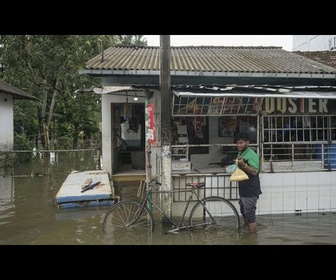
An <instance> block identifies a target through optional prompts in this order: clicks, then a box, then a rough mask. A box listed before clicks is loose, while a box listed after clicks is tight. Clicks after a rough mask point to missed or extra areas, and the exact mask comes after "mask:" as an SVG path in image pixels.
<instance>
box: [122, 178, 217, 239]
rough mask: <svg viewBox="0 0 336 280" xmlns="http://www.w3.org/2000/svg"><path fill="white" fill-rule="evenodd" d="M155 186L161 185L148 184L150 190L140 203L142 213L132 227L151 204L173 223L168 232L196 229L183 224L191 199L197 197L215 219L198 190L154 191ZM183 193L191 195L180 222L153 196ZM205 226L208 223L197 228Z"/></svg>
mask: <svg viewBox="0 0 336 280" xmlns="http://www.w3.org/2000/svg"><path fill="white" fill-rule="evenodd" d="M153 185H161V183H159V182H158V181H156V180H152V181H150V182H148V183H147V187H148V190H146V191H145V192H146V195H145V197H144V198H143V199H142V200H141V201H140V205H141V208H140V211H139V213H138V214H137V215H136V216H135V218H134V220H133V221H132V222H131V223H129V225H132V224H133V223H135V222H136V221H137V219H138V218H139V216H140V214H141V213H142V211H143V208H144V207H147V205H148V204H149V203H150V204H151V206H154V207H155V209H157V210H158V211H159V212H160V214H161V215H163V216H164V217H165V218H166V219H167V220H168V221H169V222H170V223H171V225H172V226H173V229H171V230H168V232H177V231H179V230H182V229H191V228H194V227H196V226H190V225H183V222H184V219H185V215H186V213H187V210H188V209H189V205H190V202H191V199H192V197H193V196H195V197H196V199H197V201H200V202H201V203H202V205H203V207H204V210H205V212H206V213H207V214H208V215H209V216H210V217H211V219H213V217H212V215H211V213H210V212H209V211H208V209H207V207H206V205H205V204H204V203H203V202H202V200H201V198H200V197H199V195H198V194H197V192H196V188H193V187H191V188H190V189H187V190H170V191H164V190H153V187H152V186H153ZM181 192H189V193H190V195H189V198H188V200H187V201H186V204H185V207H184V210H183V213H182V215H181V218H180V220H179V221H178V222H175V221H174V220H173V219H172V218H171V217H170V216H169V215H168V214H167V213H166V212H165V211H164V210H163V209H162V208H161V207H160V206H159V205H158V204H156V203H155V202H154V201H153V199H152V194H169V195H172V194H174V193H181ZM150 210H151V211H152V209H150ZM204 225H207V223H203V224H198V225H197V227H199V226H204Z"/></svg>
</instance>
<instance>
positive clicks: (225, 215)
mask: <svg viewBox="0 0 336 280" xmlns="http://www.w3.org/2000/svg"><path fill="white" fill-rule="evenodd" d="M189 225H190V226H191V227H196V228H210V227H211V228H218V229H225V230H232V229H234V230H239V229H240V219H239V214H238V211H237V209H236V207H235V206H234V205H233V204H232V203H231V202H230V201H228V200H226V199H224V198H223V197H219V196H210V197H205V198H203V199H202V200H201V201H198V202H197V203H196V204H195V205H194V207H193V208H192V209H191V211H190V215H189Z"/></svg>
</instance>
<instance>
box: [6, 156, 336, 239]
mask: <svg viewBox="0 0 336 280" xmlns="http://www.w3.org/2000/svg"><path fill="white" fill-rule="evenodd" d="M67 156H71V159H68V158H67ZM74 158H75V160H74ZM73 169H74V170H78V171H85V170H92V169H95V163H94V160H91V159H90V157H88V158H85V157H83V156H79V157H78V162H77V156H75V157H74V156H73V155H69V154H67V155H62V159H61V157H60V158H58V159H57V160H55V161H53V162H52V163H50V164H48V166H47V168H46V167H41V165H39V164H37V165H36V163H34V164H28V165H27V164H25V165H16V166H14V167H9V168H8V167H6V168H4V169H0V244H1V245H127V244H129V245H331V244H333V245H334V244H336V213H331V212H328V213H308V214H303V213H302V214H300V215H298V214H283V215H263V216H258V217H257V223H258V232H257V233H256V234H249V233H247V229H246V228H245V227H244V226H243V228H242V230H241V232H239V233H238V232H236V231H233V232H225V233H224V232H217V231H211V230H194V231H180V232H178V233H166V231H167V229H168V228H167V227H168V226H167V225H163V224H162V223H161V222H159V221H157V223H156V225H155V230H154V232H153V233H152V234H151V235H150V236H147V237H146V238H143V239H141V241H138V240H137V241H135V240H127V238H124V237H118V236H114V237H112V236H105V235H104V234H103V232H102V221H103V218H104V215H105V213H106V212H107V210H108V206H103V207H83V208H73V209H58V208H57V207H55V206H54V199H55V196H56V194H57V192H58V190H59V188H60V187H61V185H62V183H63V182H64V180H65V179H66V177H67V175H68V174H69V172H70V171H71V170H73ZM137 187H138V185H137V184H135V183H131V184H130V183H129V184H127V183H122V184H120V185H118V186H116V193H119V194H120V195H121V197H122V199H126V198H136V193H137Z"/></svg>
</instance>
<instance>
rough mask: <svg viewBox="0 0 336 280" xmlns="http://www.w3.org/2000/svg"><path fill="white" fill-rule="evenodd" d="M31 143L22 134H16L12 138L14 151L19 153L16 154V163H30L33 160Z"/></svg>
mask: <svg viewBox="0 0 336 280" xmlns="http://www.w3.org/2000/svg"><path fill="white" fill-rule="evenodd" d="M33 148H34V146H33V143H32V142H31V141H30V139H29V138H28V137H27V136H26V135H25V134H24V133H23V134H16V135H15V137H14V150H16V151H20V152H18V153H16V162H17V163H27V162H31V161H32V159H33Z"/></svg>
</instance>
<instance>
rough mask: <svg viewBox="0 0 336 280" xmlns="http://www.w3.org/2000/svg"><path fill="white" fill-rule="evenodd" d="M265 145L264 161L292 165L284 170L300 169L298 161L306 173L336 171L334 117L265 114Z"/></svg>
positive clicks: (335, 117)
mask: <svg viewBox="0 0 336 280" xmlns="http://www.w3.org/2000/svg"><path fill="white" fill-rule="evenodd" d="M261 142H262V157H263V160H265V161H270V162H273V163H274V162H279V161H289V162H291V163H289V164H288V165H287V166H286V165H283V166H282V167H281V170H282V171H284V170H286V171H289V170H292V171H295V170H297V168H298V165H296V163H295V162H297V163H298V162H300V164H301V165H302V169H304V170H306V169H307V170H309V169H310V168H311V169H336V160H334V158H335V159H336V153H335V152H334V149H332V147H333V146H334V145H336V116H334V115H332V116H329V115H328V116H326V115H323V116H322V115H294V116H293V115H287V116H286V115H281V116H279V115H274V116H273V115H272V116H271V115H265V116H263V117H262V141H261ZM334 161H335V164H334ZM305 162H306V163H305ZM330 163H332V164H330ZM279 166H280V165H279Z"/></svg>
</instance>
